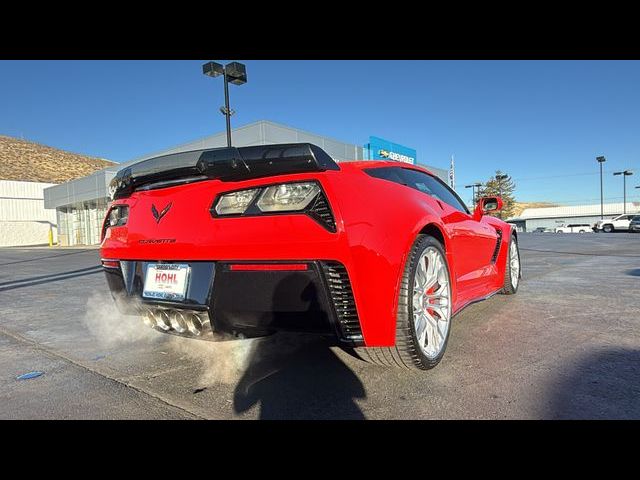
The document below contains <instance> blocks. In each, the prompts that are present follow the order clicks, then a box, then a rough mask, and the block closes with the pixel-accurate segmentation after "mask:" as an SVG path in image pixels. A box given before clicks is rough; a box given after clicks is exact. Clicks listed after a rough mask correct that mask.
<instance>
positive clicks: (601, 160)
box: [596, 155, 607, 220]
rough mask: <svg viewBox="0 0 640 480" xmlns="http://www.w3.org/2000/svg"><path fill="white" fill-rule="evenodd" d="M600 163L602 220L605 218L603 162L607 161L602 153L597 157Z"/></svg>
mask: <svg viewBox="0 0 640 480" xmlns="http://www.w3.org/2000/svg"><path fill="white" fill-rule="evenodd" d="M596 160H597V162H598V164H599V165H600V220H604V195H603V192H604V190H603V189H602V164H603V163H604V162H606V161H607V159H606V158H604V157H603V156H602V155H601V156H599V157H596Z"/></svg>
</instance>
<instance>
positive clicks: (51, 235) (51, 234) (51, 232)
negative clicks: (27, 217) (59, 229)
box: [49, 227, 53, 247]
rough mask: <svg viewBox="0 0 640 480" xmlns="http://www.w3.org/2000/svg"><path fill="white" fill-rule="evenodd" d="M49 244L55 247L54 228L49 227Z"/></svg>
mask: <svg viewBox="0 0 640 480" xmlns="http://www.w3.org/2000/svg"><path fill="white" fill-rule="evenodd" d="M49 246H50V247H53V229H52V228H51V227H49Z"/></svg>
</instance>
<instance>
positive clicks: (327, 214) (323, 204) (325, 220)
mask: <svg viewBox="0 0 640 480" xmlns="http://www.w3.org/2000/svg"><path fill="white" fill-rule="evenodd" d="M307 214H308V215H309V216H310V217H311V218H313V219H314V220H315V221H316V222H318V223H319V224H320V225H322V226H323V227H324V228H326V229H327V230H329V231H330V232H333V233H335V232H336V221H335V219H334V218H333V212H331V208H330V207H329V202H328V201H327V197H325V195H324V192H322V191H321V192H320V193H319V194H318V196H317V197H316V198H315V200H314V201H313V203H312V204H311V207H309V208H308V209H307Z"/></svg>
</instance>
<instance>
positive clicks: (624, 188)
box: [613, 170, 633, 214]
mask: <svg viewBox="0 0 640 480" xmlns="http://www.w3.org/2000/svg"><path fill="white" fill-rule="evenodd" d="M613 174H614V175H622V191H623V194H622V195H623V196H622V198H623V199H624V200H623V201H622V202H623V203H622V213H623V214H625V213H627V177H629V176H631V175H633V172H632V171H631V170H624V171H622V172H613Z"/></svg>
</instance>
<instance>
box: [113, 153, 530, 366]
mask: <svg viewBox="0 0 640 480" xmlns="http://www.w3.org/2000/svg"><path fill="white" fill-rule="evenodd" d="M110 193H111V195H112V199H113V201H112V202H111V204H110V207H109V210H108V212H107V216H106V219H105V222H104V225H103V230H102V245H101V258H102V265H103V267H104V271H105V273H106V276H107V281H108V284H109V288H110V290H111V293H112V296H113V298H114V300H115V302H116V304H117V306H118V308H119V309H120V310H121V311H122V312H124V313H127V314H131V315H138V316H142V317H143V319H144V321H145V323H147V324H148V325H150V326H151V327H153V328H155V329H157V330H159V331H163V332H167V333H172V334H178V335H183V336H190V337H193V338H201V339H213V338H220V336H226V337H227V338H236V337H240V338H244V337H256V336H264V335H269V334H271V333H274V332H277V331H285V330H287V331H300V332H312V333H317V334H319V335H326V336H330V337H332V338H334V339H335V340H336V343H337V344H339V345H342V346H344V347H349V348H350V349H351V350H352V351H354V352H355V353H356V354H357V355H358V356H360V357H361V358H362V359H364V360H367V361H370V362H374V363H378V364H383V365H388V366H399V367H405V368H412V369H414V368H415V369H429V368H432V367H434V366H435V365H437V364H438V362H439V361H440V360H441V358H442V356H443V354H444V351H445V349H446V346H447V341H448V339H449V333H450V331H451V328H450V327H451V318H452V317H453V316H454V315H455V314H456V313H458V312H460V311H461V310H462V309H463V308H464V307H465V306H467V305H469V304H471V303H473V302H477V301H480V300H483V299H486V298H488V297H490V296H492V295H493V294H495V293H499V292H501V293H505V294H514V293H516V291H517V289H518V284H519V281H520V278H521V268H520V254H519V250H518V240H517V233H516V231H515V230H514V229H513V228H512V226H511V225H509V224H508V223H505V222H503V221H501V220H499V219H497V218H495V217H492V216H489V215H486V214H487V213H488V212H491V211H496V210H499V209H500V208H501V207H502V201H501V199H500V198H498V197H488V198H482V199H480V200H479V202H478V204H477V206H476V208H475V210H474V211H473V212H470V211H469V210H468V209H467V207H466V205H465V204H464V202H463V201H462V200H461V199H460V197H459V196H458V195H457V194H456V193H455V192H454V191H453V190H452V189H450V188H449V187H448V186H447V185H446V184H445V183H444V182H443V181H441V180H440V179H439V178H438V177H436V176H435V175H433V174H432V173H430V172H429V171H427V170H425V169H424V168H421V167H419V166H415V165H411V164H406V163H401V162H394V161H357V162H341V163H340V164H338V163H336V162H334V161H333V159H332V158H331V157H330V156H329V155H328V154H327V153H326V152H324V151H323V150H322V149H320V148H319V147H317V146H315V145H312V144H307V143H300V144H279V145H266V146H265V145H261V146H252V147H241V148H235V147H230V148H216V149H206V150H196V151H190V152H183V153H176V154H170V155H166V156H161V157H156V158H152V159H149V160H145V161H143V162H140V163H137V164H134V165H131V166H129V167H127V168H124V169H122V170H120V171H119V172H118V173H117V175H116V176H115V178H114V179H113V181H112V183H111V186H110Z"/></svg>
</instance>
